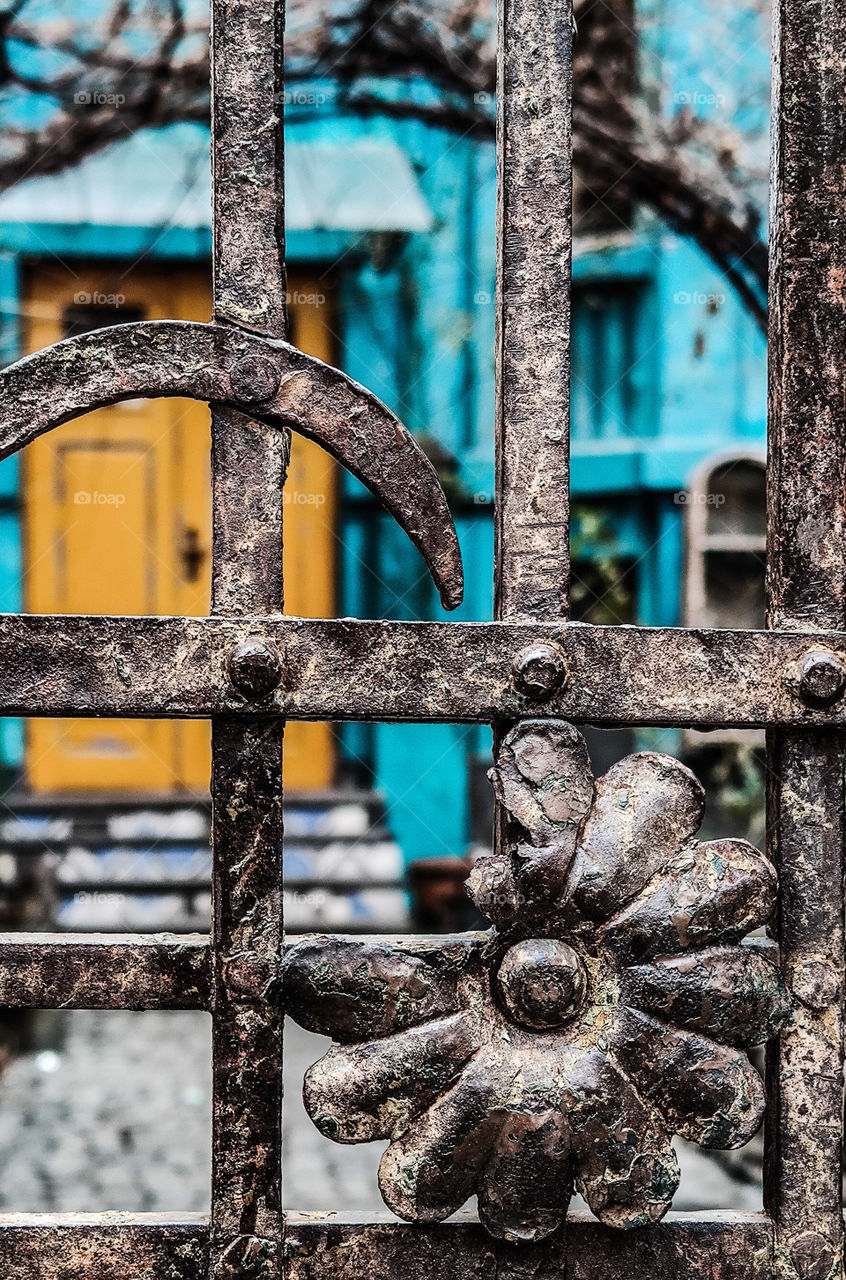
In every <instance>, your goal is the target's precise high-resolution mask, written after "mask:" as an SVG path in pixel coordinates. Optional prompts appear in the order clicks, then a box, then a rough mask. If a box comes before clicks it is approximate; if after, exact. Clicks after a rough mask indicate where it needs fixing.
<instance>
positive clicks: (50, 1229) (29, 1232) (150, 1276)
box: [0, 1213, 209, 1280]
mask: <svg viewBox="0 0 846 1280" xmlns="http://www.w3.org/2000/svg"><path fill="white" fill-rule="evenodd" d="M208 1250H209V1229H208V1220H207V1219H206V1218H204V1217H202V1216H201V1215H199V1214H191V1215H185V1216H184V1217H183V1216H180V1217H178V1218H177V1217H174V1216H172V1215H165V1214H130V1213H102V1214H95V1213H91V1214H88V1213H86V1214H56V1215H48V1214H34V1213H33V1214H8V1213H7V1214H0V1275H2V1276H3V1280H82V1277H85V1280H199V1278H200V1277H201V1276H205V1275H206V1274H207V1272H208Z"/></svg>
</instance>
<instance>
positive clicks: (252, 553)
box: [209, 0, 290, 1280]
mask: <svg viewBox="0 0 846 1280" xmlns="http://www.w3.org/2000/svg"><path fill="white" fill-rule="evenodd" d="M283 19H284V4H283V0H272V2H271V3H263V0H213V5H212V136H213V144H212V147H213V172H214V311H215V318H216V319H217V320H218V321H221V322H224V323H231V324H236V325H238V326H240V327H242V328H246V329H251V330H254V331H256V332H259V333H263V334H267V335H269V336H275V337H284V336H285V335H286V319H285V275H284V253H283V226H284V223H283V211H284V199H283V197H284V187H283V181H284V179H283V168H282V121H281V114H282V110H281V106H282V28H283ZM252 373H255V375H256V376H259V377H260V374H261V371H260V370H258V371H251V370H250V369H249V368H248V369H245V370H242V371H241V376H242V377H246V378H249V377H250V376H251V374H252ZM289 444H290V442H289V439H287V438H286V437H285V436H283V435H281V434H280V433H279V432H274V431H271V430H269V429H267V428H265V427H263V426H262V425H261V424H259V423H256V422H253V421H251V420H250V419H249V418H246V417H243V416H242V415H240V414H237V413H229V412H215V413H214V414H213V415H212V490H213V498H212V502H213V529H214V536H213V568H212V612H213V613H216V614H226V615H237V616H243V615H247V616H248V615H250V614H253V613H256V614H271V613H278V612H281V610H282V603H283V580H282V486H283V484H284V480H285V473H286V469H287V463H288V455H289ZM283 729H284V726H283V724H282V723H281V722H279V721H256V722H254V723H252V724H249V725H248V724H244V723H243V722H240V723H239V722H237V721H235V720H231V719H226V718H225V717H219V718H217V719H216V720H215V721H214V722H213V726H212V805H213V822H212V843H213V849H214V881H213V902H214V915H213V926H212V930H213V931H212V942H213V947H214V960H215V978H214V981H215V1001H214V1049H213V1059H214V1060H213V1091H214V1105H213V1118H212V1125H213V1134H212V1215H211V1252H210V1263H209V1267H210V1275H211V1276H212V1277H214V1280H223V1278H224V1277H232V1278H233V1280H234V1278H235V1277H241V1276H244V1277H247V1276H248V1277H251V1278H253V1277H255V1278H256V1280H260V1278H261V1277H268V1278H269V1277H278V1276H279V1275H281V1272H282V1194H281V1177H282V1035H281V1023H280V1018H279V1014H278V1007H277V1005H278V993H277V992H276V989H275V976H276V972H277V969H278V965H279V962H280V959H281V953H282V737H283Z"/></svg>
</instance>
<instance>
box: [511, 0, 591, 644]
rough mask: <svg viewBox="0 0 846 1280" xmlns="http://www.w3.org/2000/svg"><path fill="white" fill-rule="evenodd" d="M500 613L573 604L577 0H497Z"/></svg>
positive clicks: (523, 614)
mask: <svg viewBox="0 0 846 1280" xmlns="http://www.w3.org/2000/svg"><path fill="white" fill-rule="evenodd" d="M498 14H499V46H498V67H497V90H498V91H497V133H498V150H497V170H498V172H497V204H498V207H497V240H498V244H497V339H496V341H497V408H496V418H497V428H496V473H497V474H496V512H495V517H494V537H495V547H496V549H495V557H494V559H495V604H494V608H495V613H496V617H497V618H509V619H511V618H547V619H551V618H560V617H565V616H566V615H567V612H568V585H569V559H568V548H569V492H568V484H569V455H570V432H569V425H570V257H571V247H572V216H571V215H572V199H573V194H572V164H571V155H572V137H571V101H570V98H571V89H572V69H573V68H572V27H573V17H572V4H571V0H551V2H550V3H549V4H546V5H545V6H544V9H543V14H542V17H541V15H540V14H539V12H538V9H537V7H536V5H535V4H533V3H532V0H499V4H498Z"/></svg>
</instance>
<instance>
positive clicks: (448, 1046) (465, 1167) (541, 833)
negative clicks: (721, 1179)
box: [284, 720, 788, 1240]
mask: <svg viewBox="0 0 846 1280" xmlns="http://www.w3.org/2000/svg"><path fill="white" fill-rule="evenodd" d="M491 778H492V781H493V785H494V788H495V790H496V793H497V795H498V797H499V799H500V800H501V801H502V804H503V805H504V806H505V809H506V810H507V813H508V815H509V824H508V831H507V838H506V842H505V843H506V852H505V853H503V854H502V855H501V856H491V857H486V858H483V859H481V860H480V861H479V862H478V863H477V864H476V867H475V868H474V870H473V873H472V875H471V877H470V882H469V889H470V893H471V895H472V897H473V898H474V900H475V902H476V903H477V905H478V907H479V908H480V910H481V911H482V912H483V913H484V914H485V915H486V916H487V917H488V918H489V919H490V920H492V921H493V923H494V926H495V927H494V928H493V929H492V930H491V931H490V932H489V933H487V934H464V935H460V936H457V937H450V938H443V939H435V940H432V941H430V942H420V941H417V940H414V939H409V940H407V942H392V941H390V942H388V941H386V942H385V943H384V944H378V945H377V944H371V943H365V942H360V941H355V940H353V939H344V938H318V939H314V938H310V939H305V940H303V941H302V942H300V943H299V944H297V945H296V946H295V947H294V948H293V949H292V951H291V952H290V953H289V955H288V958H287V959H286V962H285V975H284V981H285V990H286V992H287V1000H288V1010H289V1012H290V1013H292V1014H293V1016H294V1017H295V1018H296V1019H297V1020H298V1021H299V1022H300V1023H301V1024H302V1025H303V1026H305V1027H307V1028H309V1029H310V1030H314V1031H320V1032H323V1033H325V1034H330V1035H332V1036H333V1038H334V1039H335V1040H336V1041H337V1042H339V1043H338V1046H337V1047H334V1048H332V1049H331V1050H330V1051H329V1052H328V1053H327V1054H326V1056H325V1057H324V1058H322V1059H321V1060H320V1061H319V1062H318V1063H316V1064H315V1066H313V1067H311V1068H310V1070H309V1071H308V1073H307V1075H306V1080H305V1089H304V1096H305V1103H306V1107H307V1110H308V1113H309V1115H310V1116H311V1118H312V1119H313V1121H314V1123H315V1124H316V1125H317V1127H318V1128H319V1129H320V1130H321V1132H322V1133H324V1134H326V1135H327V1136H328V1137H331V1138H334V1139H335V1140H336V1141H338V1142H368V1141H372V1140H373V1139H377V1138H388V1139H390V1140H391V1143H390V1146H389V1147H388V1148H387V1150H386V1151H385V1154H384V1156H383V1158H382V1162H381V1167H380V1172H379V1183H380V1187H381V1190H382V1195H383V1197H384V1199H385V1201H386V1203H387V1204H388V1205H389V1207H390V1208H391V1209H393V1210H394V1212H395V1213H397V1214H398V1215H399V1216H400V1217H403V1218H407V1219H410V1220H426V1221H432V1220H439V1219H442V1218H446V1217H448V1216H449V1215H450V1214H451V1213H453V1212H454V1211H455V1210H456V1209H458V1208H460V1206H461V1205H462V1204H463V1203H464V1202H465V1201H466V1200H467V1199H468V1197H469V1196H471V1195H472V1194H473V1193H474V1192H477V1193H478V1197H479V1214H480V1217H481V1219H482V1222H483V1223H484V1224H485V1226H486V1227H487V1229H488V1230H489V1231H490V1232H491V1233H492V1234H493V1235H495V1236H499V1237H503V1238H506V1239H509V1240H536V1239H539V1238H541V1237H543V1236H545V1235H547V1234H549V1233H550V1232H552V1231H553V1230H555V1228H556V1227H557V1226H558V1225H559V1223H560V1222H561V1221H562V1219H563V1218H564V1216H565V1215H566V1212H567V1205H568V1203H569V1200H570V1196H571V1194H572V1191H573V1186H574V1183H575V1186H576V1187H578V1190H579V1191H580V1192H581V1194H582V1195H583V1196H584V1198H585V1199H586V1200H587V1202H588V1204H589V1205H590V1207H591V1209H592V1210H593V1212H594V1213H595V1214H596V1216H597V1217H598V1218H600V1219H601V1220H602V1221H603V1222H604V1223H607V1224H609V1225H611V1226H615V1227H636V1226H640V1225H642V1224H645V1223H648V1222H655V1221H657V1220H658V1219H659V1218H661V1217H662V1215H663V1214H664V1213H665V1212H666V1211H667V1209H668V1208H669V1206H670V1202H671V1200H672V1197H673V1194H674V1192H675V1190H676V1187H677V1185H678V1180H679V1171H678V1165H677V1162H676V1157H675V1154H674V1152H673V1149H672V1146H671V1144H670V1138H671V1135H672V1134H680V1135H681V1136H682V1137H684V1138H687V1139H691V1140H692V1141H694V1142H698V1143H700V1144H701V1145H702V1146H706V1147H721V1148H728V1147H737V1146H742V1145H743V1144H744V1143H745V1142H748V1141H749V1139H750V1138H751V1137H752V1135H753V1134H754V1133H755V1131H756V1130H757V1128H758V1126H759V1125H760V1123H761V1119H762V1116H763V1111H764V1092H763V1088H762V1084H761V1080H760V1077H759V1075H758V1073H757V1071H756V1070H755V1068H754V1067H753V1066H752V1064H751V1063H750V1061H749V1059H748V1057H747V1056H746V1054H745V1052H743V1049H744V1048H745V1047H747V1046H750V1045H754V1044H759V1043H761V1042H763V1041H764V1040H766V1039H768V1038H769V1037H770V1036H771V1035H773V1034H774V1033H775V1031H776V1030H777V1029H778V1027H779V1026H780V1024H781V1022H782V1021H783V1020H784V1018H785V1017H786V1015H787V1012H788V998H787V995H786V992H785V988H784V986H783V984H782V981H781V978H780V975H779V971H778V969H777V967H776V965H775V964H774V963H773V962H772V960H771V959H770V958H769V956H768V954H767V944H766V943H760V944H757V943H752V942H749V943H746V944H744V945H739V944H740V943H741V940H742V939H743V938H745V936H746V935H747V934H748V933H749V932H750V930H752V929H755V928H756V927H757V926H759V925H762V924H763V923H764V922H765V921H766V920H767V918H768V917H769V915H770V913H771V911H772V908H773V905H774V902H775V896H776V875H775V871H774V869H773V867H772V866H771V865H770V863H769V862H768V861H767V859H766V858H765V857H764V856H763V855H762V854H760V853H759V852H758V851H757V850H756V849H753V848H752V846H751V845H749V844H747V843H745V842H744V841H742V840H717V841H711V842H707V843H702V844H697V843H695V842H694V841H693V836H694V835H695V833H696V832H697V831H698V829H699V825H700V822H701V819H702V813H703V807H704V794H703V791H702V787H701V786H700V784H699V782H698V781H697V780H696V778H695V777H694V775H693V774H692V773H691V772H690V770H689V769H687V768H685V767H684V765H681V764H679V762H678V761H676V760H673V759H671V758H670V757H669V756H664V755H659V754H657V753H655V752H641V753H638V754H636V755H631V756H627V757H626V759H624V760H621V761H620V762H619V763H618V764H616V765H614V766H612V768H611V769H609V770H608V772H607V773H606V774H605V775H604V776H603V777H601V778H599V779H598V780H597V781H594V779H593V776H592V774H591V770H590V765H589V761H588V755H587V749H586V747H585V742H584V739H583V738H582V736H581V734H579V733H578V732H577V731H576V730H575V729H574V728H573V727H572V726H571V725H568V724H565V723H563V722H562V721H551V720H529V721H523V722H521V723H520V724H518V725H517V726H516V728H514V729H512V731H511V732H510V733H509V734H508V736H507V737H506V738H505V739H504V741H503V742H502V744H501V747H500V749H499V752H498V757H497V764H496V767H495V768H494V769H493V770H492V771H491Z"/></svg>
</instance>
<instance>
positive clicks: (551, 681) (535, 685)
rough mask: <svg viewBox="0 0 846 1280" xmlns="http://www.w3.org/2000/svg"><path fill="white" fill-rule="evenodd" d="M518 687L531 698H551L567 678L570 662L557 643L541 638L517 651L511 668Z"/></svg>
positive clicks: (516, 687) (520, 691)
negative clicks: (566, 660) (566, 659)
mask: <svg viewBox="0 0 846 1280" xmlns="http://www.w3.org/2000/svg"><path fill="white" fill-rule="evenodd" d="M511 674H512V679H513V681H514V687H515V689H517V691H518V692H519V693H523V694H525V695H526V697H527V698H533V699H539V698H548V697H549V696H550V695H551V694H553V693H555V691H556V690H557V689H560V688H561V687H562V685H563V684H564V683H565V682H566V680H567V663H566V662H565V661H564V654H563V653H562V652H561V650H560V649H559V648H558V646H557V645H554V644H549V643H548V642H547V641H546V640H539V641H537V642H536V643H535V644H529V645H526V648H525V649H521V651H520V652H519V653H518V654H517V657H516V658H515V659H514V663H513V665H512V668H511Z"/></svg>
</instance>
